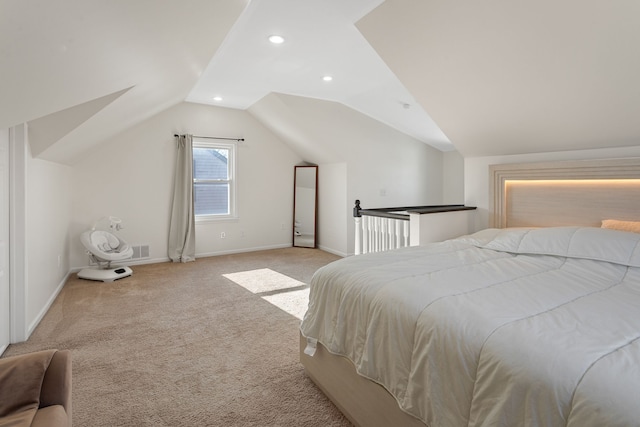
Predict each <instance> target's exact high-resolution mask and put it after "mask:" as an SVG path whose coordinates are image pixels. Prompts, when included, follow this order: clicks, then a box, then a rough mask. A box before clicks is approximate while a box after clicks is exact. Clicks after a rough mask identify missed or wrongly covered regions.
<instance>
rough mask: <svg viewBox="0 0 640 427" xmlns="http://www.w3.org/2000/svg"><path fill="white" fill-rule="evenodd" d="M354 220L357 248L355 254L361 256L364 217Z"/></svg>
mask: <svg viewBox="0 0 640 427" xmlns="http://www.w3.org/2000/svg"><path fill="white" fill-rule="evenodd" d="M353 220H354V221H355V223H356V246H355V254H356V255H360V254H361V253H362V221H361V220H362V217H358V216H357V217H354V218H353Z"/></svg>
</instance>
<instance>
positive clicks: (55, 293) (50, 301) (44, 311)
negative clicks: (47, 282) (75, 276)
mask: <svg viewBox="0 0 640 427" xmlns="http://www.w3.org/2000/svg"><path fill="white" fill-rule="evenodd" d="M70 275H71V272H69V273H67V274H65V276H64V277H63V278H62V281H60V283H58V286H57V287H56V290H55V291H53V293H52V294H51V296H50V297H49V299H48V300H47V303H46V304H45V305H44V307H42V310H40V313H38V315H37V316H36V318H35V319H34V320H33V322H31V325H29V327H28V328H27V336H26V339H25V341H26V340H28V339H29V337H30V336H31V334H32V333H33V331H34V330H35V329H36V328H37V327H38V324H40V321H41V320H42V318H43V317H44V315H45V314H47V311H49V308H51V304H53V301H55V299H56V298H57V297H58V294H59V293H60V291H61V290H62V288H63V287H64V284H65V283H66V282H67V279H69V276H70Z"/></svg>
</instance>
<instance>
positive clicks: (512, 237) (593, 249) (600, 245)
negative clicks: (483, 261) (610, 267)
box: [469, 227, 640, 267]
mask: <svg viewBox="0 0 640 427" xmlns="http://www.w3.org/2000/svg"><path fill="white" fill-rule="evenodd" d="M485 234H486V233H485ZM471 237H473V235H472V236H471ZM480 237H483V238H477V241H476V242H471V241H470V242H469V243H470V244H471V245H473V246H477V247H479V248H485V249H491V250H494V251H499V252H508V253H513V254H529V255H534V254H537V255H555V256H562V257H568V258H582V259H591V260H597V261H606V262H611V263H615V264H621V265H626V266H630V267H640V235H639V234H634V233H628V232H624V231H620V230H606V229H603V228H597V227H548V228H537V229H528V230H527V229H515V230H511V229H508V228H507V229H502V230H500V231H499V232H497V233H496V232H494V233H492V235H484V236H483V235H481V236H480Z"/></svg>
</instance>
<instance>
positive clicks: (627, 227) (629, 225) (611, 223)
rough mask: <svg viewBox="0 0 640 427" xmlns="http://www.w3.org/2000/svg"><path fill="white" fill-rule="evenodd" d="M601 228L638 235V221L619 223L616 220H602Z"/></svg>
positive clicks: (639, 229) (639, 228) (639, 227)
mask: <svg viewBox="0 0 640 427" xmlns="http://www.w3.org/2000/svg"><path fill="white" fill-rule="evenodd" d="M602 228H610V229H612V230H620V231H631V232H632V233H640V221H620V220H618V219H603V220H602Z"/></svg>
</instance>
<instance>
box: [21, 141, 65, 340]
mask: <svg viewBox="0 0 640 427" xmlns="http://www.w3.org/2000/svg"><path fill="white" fill-rule="evenodd" d="M71 179H72V170H71V167H69V166H65V165H61V164H58V163H53V162H49V161H46V160H40V159H36V158H33V157H31V155H30V154H29V155H28V156H27V162H26V194H25V196H26V198H25V199H26V215H25V216H26V218H25V225H26V227H25V229H26V235H25V248H26V274H25V279H26V280H25V286H26V317H25V321H26V322H25V324H26V326H27V329H28V332H27V333H28V334H29V335H30V334H31V332H33V330H34V329H35V327H36V326H37V324H38V322H39V321H40V319H41V318H42V316H44V314H45V313H46V310H47V309H48V308H49V306H50V305H51V303H52V302H53V300H54V299H55V297H56V296H57V294H58V292H59V291H60V289H62V286H63V285H64V282H65V280H66V276H67V272H68V271H69V256H68V254H69V247H70V242H69V233H68V227H69V223H70V220H71V199H72V194H71Z"/></svg>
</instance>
